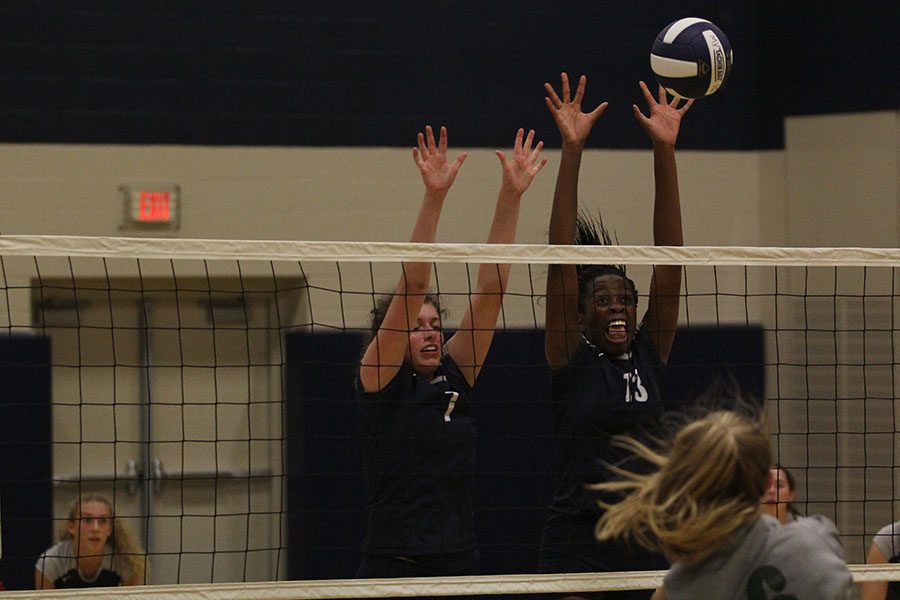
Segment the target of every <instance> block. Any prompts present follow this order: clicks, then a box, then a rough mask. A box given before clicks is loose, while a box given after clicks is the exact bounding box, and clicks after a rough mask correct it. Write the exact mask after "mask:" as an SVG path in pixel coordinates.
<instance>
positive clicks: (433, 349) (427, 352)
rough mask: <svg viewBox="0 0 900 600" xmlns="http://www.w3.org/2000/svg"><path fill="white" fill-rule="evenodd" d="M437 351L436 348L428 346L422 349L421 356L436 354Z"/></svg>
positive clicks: (432, 345)
mask: <svg viewBox="0 0 900 600" xmlns="http://www.w3.org/2000/svg"><path fill="white" fill-rule="evenodd" d="M437 351H438V347H437V346H435V345H434V344H429V345H428V346H425V347H424V348H422V354H430V353H432V352H437Z"/></svg>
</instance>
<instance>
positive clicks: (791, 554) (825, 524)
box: [751, 515, 853, 600]
mask: <svg viewBox="0 0 900 600" xmlns="http://www.w3.org/2000/svg"><path fill="white" fill-rule="evenodd" d="M768 546H769V548H768V550H769V551H768V552H767V557H766V560H765V561H764V563H765V564H764V565H762V566H761V567H760V569H758V570H757V571H756V573H755V575H756V579H757V580H760V583H766V584H767V585H768V584H771V583H772V581H775V580H779V581H782V582H783V586H784V589H785V591H794V590H798V591H799V590H802V591H804V594H805V595H804V594H800V595H798V596H797V597H798V598H817V599H818V598H821V599H842V600H843V599H844V598H847V594H848V593H849V592H850V590H851V589H852V584H853V578H852V576H851V574H850V570H849V569H848V568H847V564H846V562H845V561H844V550H843V547H842V546H841V541H840V537H839V533H838V530H837V527H835V525H834V523H832V522H831V521H830V520H829V519H827V518H825V517H823V516H819V515H817V516H812V517H800V518H798V519H797V520H796V521H793V522H791V523H788V524H787V525H783V526H777V527H775V528H773V529H772V530H771V533H770V544H769V545H768ZM773 577H774V579H772V578H773ZM760 578H762V579H760ZM767 578H768V579H767ZM769 579H772V581H769ZM752 583H753V581H751V584H752Z"/></svg>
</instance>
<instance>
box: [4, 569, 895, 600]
mask: <svg viewBox="0 0 900 600" xmlns="http://www.w3.org/2000/svg"><path fill="white" fill-rule="evenodd" d="M850 571H851V573H852V574H853V581H854V582H856V583H862V582H865V581H900V567H898V566H895V565H850ZM664 575H665V571H630V572H620V573H562V574H545V575H497V576H483V575H482V576H469V577H418V578H405V579H333V580H320V581H282V582H274V583H225V584H212V585H198V584H183V585H155V586H144V587H135V588H105V589H103V590H102V591H101V590H97V589H94V590H44V591H39V592H9V593H8V594H6V595H4V596H3V597H4V598H7V597H8V598H10V600H38V599H43V598H47V599H50V600H52V599H58V600H64V599H67V598H69V599H72V600H85V599H87V598H95V599H99V598H109V599H115V598H121V599H122V600H165V599H172V600H306V599H318V598H385V597H416V596H474V595H501V594H563V593H577V592H583V591H587V590H603V591H623V590H645V589H654V588H656V587H658V586H659V585H660V584H661V583H662V579H663V576H664Z"/></svg>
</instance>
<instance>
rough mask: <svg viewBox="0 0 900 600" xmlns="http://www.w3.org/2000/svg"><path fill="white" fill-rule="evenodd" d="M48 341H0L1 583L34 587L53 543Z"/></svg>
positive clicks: (14, 587)
mask: <svg viewBox="0 0 900 600" xmlns="http://www.w3.org/2000/svg"><path fill="white" fill-rule="evenodd" d="M50 375H51V369H50V340H49V339H48V338H39V337H30V336H12V337H3V338H0V511H2V514H0V519H2V523H3V558H2V560H0V582H3V584H5V586H6V589H10V590H30V589H32V588H33V587H34V565H35V563H36V562H37V559H38V556H39V555H40V554H41V552H43V551H44V550H46V549H47V547H48V545H49V544H48V542H50V540H52V539H53V485H52V482H51V459H52V441H53V437H52V433H51V424H52V415H51V409H50V390H51V377H50Z"/></svg>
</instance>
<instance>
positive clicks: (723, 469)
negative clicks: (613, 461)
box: [596, 410, 772, 565]
mask: <svg viewBox="0 0 900 600" xmlns="http://www.w3.org/2000/svg"><path fill="white" fill-rule="evenodd" d="M617 442H618V443H619V444H621V445H623V446H624V447H626V448H628V449H630V450H632V451H633V452H634V453H635V454H637V455H638V456H640V457H642V458H645V459H647V460H648V461H649V462H651V463H652V464H654V465H656V466H658V467H659V470H658V471H656V472H654V473H651V474H648V475H639V474H636V473H631V472H628V471H624V470H622V469H618V468H615V467H613V469H614V471H615V472H616V473H618V474H619V475H621V476H622V477H623V478H624V479H623V480H622V481H611V482H607V483H601V484H598V485H597V486H596V488H597V489H600V490H604V491H612V492H626V493H628V495H627V496H626V497H624V498H623V499H622V500H621V501H619V502H617V503H615V504H606V503H602V502H601V506H602V507H603V508H604V509H606V512H605V513H604V515H603V517H601V519H600V521H599V522H598V523H597V528H596V535H597V539H599V540H601V541H602V540H607V539H610V538H626V537H630V538H633V539H634V540H635V541H637V542H638V543H639V544H640V545H641V546H644V547H645V548H648V549H651V550H656V551H662V552H663V553H664V554H665V555H666V557H667V558H668V559H669V560H670V561H672V562H681V563H683V564H685V565H696V564H699V563H701V562H703V561H704V560H706V559H707V558H709V557H710V556H712V555H713V554H716V553H717V552H718V551H719V550H721V549H722V548H723V547H725V546H727V545H728V542H729V540H730V538H731V535H732V534H733V533H734V532H735V531H737V530H738V529H740V528H741V527H744V526H745V525H748V524H749V523H751V522H752V521H753V520H754V519H756V518H757V517H758V516H759V514H760V504H759V502H760V498H762V496H763V494H764V493H765V486H766V480H767V477H768V473H769V467H770V466H771V463H772V452H771V449H770V447H769V440H768V436H767V435H766V433H765V430H764V428H763V426H762V420H761V419H759V418H756V417H748V416H745V415H742V414H739V413H736V412H732V411H726V410H719V411H716V412H712V413H710V414H708V415H707V416H705V417H703V418H702V419H699V420H697V421H693V422H691V423H689V424H688V425H686V426H684V427H683V428H682V429H681V430H680V431H679V432H678V433H677V434H676V436H675V439H674V440H673V441H672V443H671V445H670V448H669V450H668V452H667V453H666V454H661V453H658V452H655V451H653V450H651V449H650V448H648V447H646V446H644V445H643V444H641V443H639V442H636V441H634V440H632V439H630V438H619V439H618V440H617Z"/></svg>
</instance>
